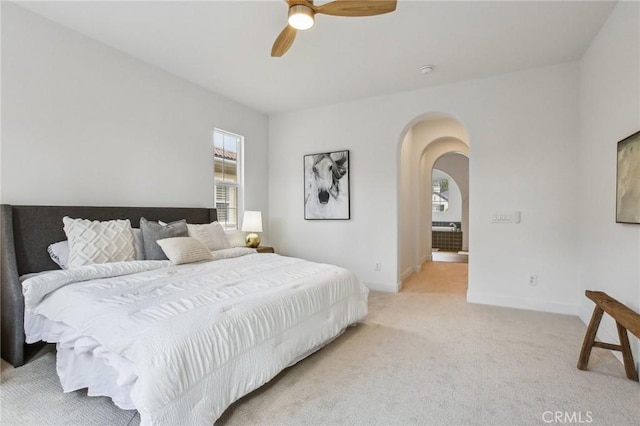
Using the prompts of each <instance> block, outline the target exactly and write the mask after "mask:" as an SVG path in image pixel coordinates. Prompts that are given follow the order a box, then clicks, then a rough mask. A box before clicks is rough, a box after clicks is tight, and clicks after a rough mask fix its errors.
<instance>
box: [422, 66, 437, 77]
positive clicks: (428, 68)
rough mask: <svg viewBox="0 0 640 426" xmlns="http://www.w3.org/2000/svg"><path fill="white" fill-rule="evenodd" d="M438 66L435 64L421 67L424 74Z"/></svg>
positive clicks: (429, 72)
mask: <svg viewBox="0 0 640 426" xmlns="http://www.w3.org/2000/svg"><path fill="white" fill-rule="evenodd" d="M435 68H436V67H435V66H433V65H423V66H421V67H420V72H421V73H422V74H424V75H427V74H431V71H433V70H434V69H435Z"/></svg>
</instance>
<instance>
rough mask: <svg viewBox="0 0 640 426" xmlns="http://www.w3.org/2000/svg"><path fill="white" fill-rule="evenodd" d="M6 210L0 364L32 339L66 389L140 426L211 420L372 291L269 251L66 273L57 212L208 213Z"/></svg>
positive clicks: (360, 314) (122, 210)
mask: <svg viewBox="0 0 640 426" xmlns="http://www.w3.org/2000/svg"><path fill="white" fill-rule="evenodd" d="M1 209H2V210H1V213H2V240H1V244H2V247H1V248H2V253H1V255H2V257H1V260H2V358H4V359H5V360H7V361H8V362H10V363H11V364H12V365H14V366H20V365H22V364H24V362H25V361H27V360H28V357H29V354H30V352H31V351H33V350H34V349H37V346H33V345H32V344H30V343H35V342H37V341H40V340H42V341H48V342H54V343H56V344H57V349H58V353H57V370H58V375H59V376H60V379H61V384H62V386H63V390H64V391H65V392H66V391H72V390H75V389H79V388H88V393H89V395H106V396H109V397H111V398H112V400H113V401H114V403H115V404H116V405H118V406H119V407H121V408H123V409H137V410H138V411H139V412H140V417H141V423H142V424H158V425H161V424H209V425H211V424H213V422H214V421H215V420H216V419H217V418H218V417H219V416H220V415H221V414H222V413H223V412H224V410H225V409H226V408H227V407H228V406H229V405H230V404H232V403H233V402H234V401H235V400H237V399H239V398H241V397H242V396H244V395H246V394H247V393H249V392H251V391H253V390H255V389H257V388H258V387H260V386H261V385H263V384H264V383H266V382H268V381H269V380H270V379H272V378H273V377H274V376H275V375H277V374H278V373H279V372H280V371H282V370H283V369H284V368H286V367H288V366H290V365H292V364H294V363H296V362H298V361H299V360H301V359H303V358H304V357H306V356H308V355H309V354H311V353H313V352H314V351H316V350H318V349H320V348H321V347H323V346H324V345H326V344H327V343H329V342H330V341H332V340H333V339H335V338H336V337H337V336H338V335H340V333H341V332H342V331H343V330H344V329H345V328H346V327H348V326H350V325H353V324H356V323H357V322H359V321H361V320H362V319H363V318H364V316H365V315H366V312H367V294H368V291H367V289H366V287H364V286H363V285H362V283H360V281H359V280H358V279H357V277H355V275H354V274H353V273H352V272H350V271H348V270H345V269H343V268H339V267H335V266H331V265H325V264H319V263H313V262H307V261H304V260H301V259H295V258H289V257H284V256H279V255H276V254H257V253H255V252H253V251H251V250H247V249H234V248H231V249H226V250H220V251H216V252H213V260H210V261H204V262H197V263H190V264H185V265H173V264H171V263H170V262H168V261H159V260H149V261H129V262H114V263H111V264H98V265H88V266H83V267H81V268H78V269H75V270H69V271H62V270H59V268H58V267H57V265H56V264H55V263H53V261H52V260H51V258H50V256H49V254H48V253H47V247H48V246H49V245H50V244H52V243H55V242H57V241H61V240H64V239H65V233H64V231H63V228H62V218H63V217H64V216H70V217H78V218H85V219H90V220H102V221H104V220H112V219H129V220H130V222H131V226H133V227H137V226H139V222H140V218H141V217H145V218H147V219H150V220H162V221H165V222H171V221H175V220H180V219H186V220H187V222H189V223H191V224H208V223H210V222H212V221H215V220H216V218H217V216H216V211H215V209H198V208H193V209H192V208H144V207H73V206H10V205H2V206H1ZM50 270H53V272H44V273H43V271H50ZM27 274H31V275H29V277H30V278H28V279H26V280H25V279H23V280H22V282H21V279H20V277H24V276H25V275H27ZM25 330H26V334H25Z"/></svg>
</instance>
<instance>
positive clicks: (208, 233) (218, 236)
mask: <svg viewBox="0 0 640 426" xmlns="http://www.w3.org/2000/svg"><path fill="white" fill-rule="evenodd" d="M187 229H188V231H189V236H190V237H191V238H195V239H196V240H198V241H200V242H201V243H202V244H204V245H205V246H206V247H207V248H208V249H209V250H211V251H216V250H222V249H228V248H231V243H230V242H229V237H227V234H226V233H225V232H224V229H223V228H222V225H220V223H218V222H212V223H208V224H206V225H191V224H187Z"/></svg>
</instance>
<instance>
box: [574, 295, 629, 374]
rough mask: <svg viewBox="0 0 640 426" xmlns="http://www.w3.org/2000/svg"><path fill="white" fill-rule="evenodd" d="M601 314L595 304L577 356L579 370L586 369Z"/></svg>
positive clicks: (602, 312)
mask: <svg viewBox="0 0 640 426" xmlns="http://www.w3.org/2000/svg"><path fill="white" fill-rule="evenodd" d="M602 314H604V311H603V310H602V309H601V308H600V307H599V306H597V305H596V307H595V308H594V309H593V314H592V315H591V321H589V326H588V327H587V333H586V334H585V335H584V342H582V349H581V350H580V357H579V358H578V369H580V370H586V369H587V364H589V356H591V348H593V343H594V342H595V341H596V334H598V327H599V326H600V321H601V320H602ZM625 336H626V333H625Z"/></svg>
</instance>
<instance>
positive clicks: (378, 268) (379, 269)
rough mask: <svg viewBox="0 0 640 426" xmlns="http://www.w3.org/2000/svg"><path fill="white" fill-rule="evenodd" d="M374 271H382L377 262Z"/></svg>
mask: <svg viewBox="0 0 640 426" xmlns="http://www.w3.org/2000/svg"><path fill="white" fill-rule="evenodd" d="M374 269H375V270H376V271H378V272H380V271H382V264H381V263H380V262H379V261H378V262H376V264H375V266H374Z"/></svg>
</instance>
